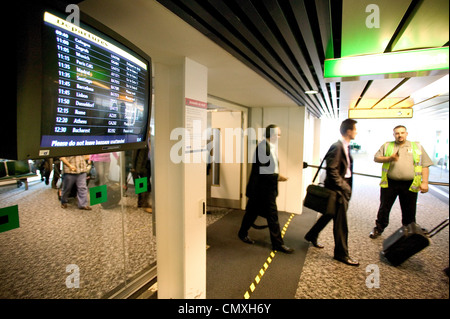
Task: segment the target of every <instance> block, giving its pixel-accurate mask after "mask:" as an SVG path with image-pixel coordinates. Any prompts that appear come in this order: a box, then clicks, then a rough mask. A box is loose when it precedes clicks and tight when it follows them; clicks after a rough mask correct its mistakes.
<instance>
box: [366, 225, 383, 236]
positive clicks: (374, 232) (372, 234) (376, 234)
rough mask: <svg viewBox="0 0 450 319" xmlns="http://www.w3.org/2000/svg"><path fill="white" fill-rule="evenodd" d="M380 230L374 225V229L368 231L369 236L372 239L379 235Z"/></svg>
mask: <svg viewBox="0 0 450 319" xmlns="http://www.w3.org/2000/svg"><path fill="white" fill-rule="evenodd" d="M381 233H382V231H380V230H379V229H378V228H377V227H374V229H373V230H372V231H371V232H370V234H369V237H370V238H372V239H375V238H378V237H380V235H381Z"/></svg>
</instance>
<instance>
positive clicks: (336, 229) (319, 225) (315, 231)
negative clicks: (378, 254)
mask: <svg viewBox="0 0 450 319" xmlns="http://www.w3.org/2000/svg"><path fill="white" fill-rule="evenodd" d="M336 201H337V202H336V211H335V214H334V215H332V214H324V215H322V216H320V218H319V219H318V220H317V222H316V223H315V224H314V226H313V227H311V229H310V230H309V232H308V233H307V234H306V235H305V238H308V240H311V241H314V240H317V238H318V237H319V233H320V232H321V231H322V230H323V229H324V228H325V226H327V225H328V223H329V222H330V221H331V220H333V237H334V257H336V258H346V257H348V226H347V209H348V201H347V200H346V199H345V198H343V197H341V196H339V195H337V198H336Z"/></svg>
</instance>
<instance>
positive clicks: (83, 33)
mask: <svg viewBox="0 0 450 319" xmlns="http://www.w3.org/2000/svg"><path fill="white" fill-rule="evenodd" d="M43 61H44V63H43V75H44V76H43V81H44V83H43V87H44V90H43V94H42V101H43V103H42V116H43V118H42V121H41V148H45V147H73V146H81V147H82V146H93V145H105V146H108V145H109V146H113V145H119V144H126V143H136V142H142V141H145V139H146V132H147V129H148V112H149V94H150V85H149V83H150V79H149V78H150V74H149V73H150V72H149V70H150V67H149V63H148V61H146V60H145V59H143V58H141V57H140V56H139V55H138V54H136V53H135V52H133V51H131V50H129V49H128V48H127V47H125V46H124V45H121V44H120V43H118V42H117V41H115V40H113V39H111V38H109V37H108V36H106V35H103V34H102V33H101V32H98V31H96V30H94V29H90V28H88V27H80V26H77V25H75V24H72V23H70V22H68V21H66V20H64V19H62V18H60V17H58V16H55V15H53V14H51V13H49V12H46V13H45V14H44V27H43ZM105 149H108V148H105Z"/></svg>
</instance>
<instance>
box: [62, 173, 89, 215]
mask: <svg viewBox="0 0 450 319" xmlns="http://www.w3.org/2000/svg"><path fill="white" fill-rule="evenodd" d="M74 184H75V185H77V199H78V207H79V208H82V207H85V206H88V188H87V186H86V173H81V174H64V178H63V182H62V194H61V204H66V203H67V202H68V198H69V194H70V191H71V190H72V187H73V185H74Z"/></svg>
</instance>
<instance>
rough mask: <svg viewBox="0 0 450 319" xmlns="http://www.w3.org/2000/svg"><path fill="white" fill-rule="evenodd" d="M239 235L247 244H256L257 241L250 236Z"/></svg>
mask: <svg viewBox="0 0 450 319" xmlns="http://www.w3.org/2000/svg"><path fill="white" fill-rule="evenodd" d="M238 237H239V239H240V240H242V241H243V242H244V243H246V244H254V243H255V241H254V240H253V239H251V238H250V237H248V236H245V237H242V236H239V235H238Z"/></svg>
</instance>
